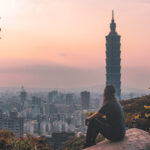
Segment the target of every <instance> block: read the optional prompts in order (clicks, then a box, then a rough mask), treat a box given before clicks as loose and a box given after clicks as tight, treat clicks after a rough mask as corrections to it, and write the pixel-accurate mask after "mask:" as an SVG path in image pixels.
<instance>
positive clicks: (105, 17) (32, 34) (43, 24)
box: [0, 0, 150, 89]
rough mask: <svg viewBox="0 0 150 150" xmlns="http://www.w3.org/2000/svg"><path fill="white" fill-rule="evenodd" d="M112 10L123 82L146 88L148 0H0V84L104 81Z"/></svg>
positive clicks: (56, 85)
mask: <svg viewBox="0 0 150 150" xmlns="http://www.w3.org/2000/svg"><path fill="white" fill-rule="evenodd" d="M112 9H114V12H115V22H116V24H117V32H118V34H120V35H121V51H122V53H121V58H122V62H121V63H122V86H127V87H136V88H145V89H147V88H148V87H149V86H150V67H149V66H150V0H125V1H123V0H106V1H102V0H0V16H1V20H0V27H1V28H2V32H1V34H0V36H1V38H2V39H1V40H0V84H1V85H0V86H1V87H4V86H7V87H8V86H21V85H24V86H25V87H38V88H39V87H41V88H42V87H45V88H75V87H89V86H94V85H104V84H105V36H106V35H107V34H108V33H109V30H110V29H109V24H110V21H111V11H112Z"/></svg>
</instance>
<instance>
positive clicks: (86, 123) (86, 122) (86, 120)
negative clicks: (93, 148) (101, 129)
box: [85, 118, 89, 126]
mask: <svg viewBox="0 0 150 150" xmlns="http://www.w3.org/2000/svg"><path fill="white" fill-rule="evenodd" d="M88 122H89V119H88V118H86V119H85V125H86V126H87V125H88Z"/></svg>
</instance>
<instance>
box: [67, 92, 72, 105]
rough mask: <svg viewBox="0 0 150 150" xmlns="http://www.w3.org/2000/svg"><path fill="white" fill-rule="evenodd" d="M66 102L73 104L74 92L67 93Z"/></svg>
mask: <svg viewBox="0 0 150 150" xmlns="http://www.w3.org/2000/svg"><path fill="white" fill-rule="evenodd" d="M66 104H67V105H70V104H73V94H72V93H68V94H66Z"/></svg>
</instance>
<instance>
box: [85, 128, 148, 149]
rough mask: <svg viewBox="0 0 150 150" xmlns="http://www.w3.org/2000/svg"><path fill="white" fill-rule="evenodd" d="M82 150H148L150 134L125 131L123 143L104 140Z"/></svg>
mask: <svg viewBox="0 0 150 150" xmlns="http://www.w3.org/2000/svg"><path fill="white" fill-rule="evenodd" d="M84 150H150V133H148V132H145V131H143V130H140V129H136V128H132V129H129V130H127V131H126V136H125V138H124V140H123V141H120V142H111V141H109V140H104V141H102V142H100V143H98V144H96V145H95V146H91V147H89V148H86V149H84Z"/></svg>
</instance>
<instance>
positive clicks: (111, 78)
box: [106, 11, 121, 100]
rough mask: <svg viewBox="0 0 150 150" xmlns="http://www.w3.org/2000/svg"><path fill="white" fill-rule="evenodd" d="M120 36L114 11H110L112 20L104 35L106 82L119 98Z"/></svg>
mask: <svg viewBox="0 0 150 150" xmlns="http://www.w3.org/2000/svg"><path fill="white" fill-rule="evenodd" d="M120 38H121V36H120V35H118V33H117V32H116V23H115V20H114V12H113V11H112V20H111V24H110V32H109V34H108V35H107V36H106V84H112V85H113V86H114V87H115V89H116V97H117V98H118V99H119V100H120V99H121V65H120V63H121V58H120V53H121V50H120V45H121V44H120Z"/></svg>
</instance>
